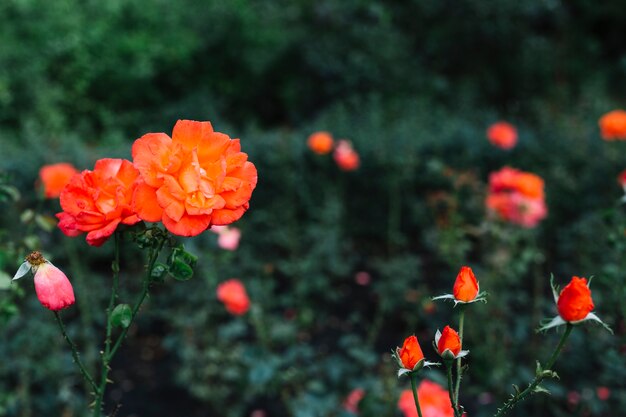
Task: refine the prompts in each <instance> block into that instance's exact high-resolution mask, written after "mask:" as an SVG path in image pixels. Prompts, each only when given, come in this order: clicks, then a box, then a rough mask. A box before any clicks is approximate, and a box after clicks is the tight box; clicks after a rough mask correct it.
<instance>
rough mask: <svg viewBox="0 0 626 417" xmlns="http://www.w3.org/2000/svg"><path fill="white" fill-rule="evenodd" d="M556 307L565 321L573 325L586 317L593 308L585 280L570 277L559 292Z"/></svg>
mask: <svg viewBox="0 0 626 417" xmlns="http://www.w3.org/2000/svg"><path fill="white" fill-rule="evenodd" d="M556 306H557V309H558V310H559V315H560V316H561V318H562V319H563V320H565V321H568V322H573V323H575V322H578V321H581V320H583V319H584V318H585V317H587V315H588V314H589V313H590V312H591V311H592V310H593V308H594V305H593V300H592V299H591V290H590V289H589V286H588V284H587V279H586V278H579V277H572V280H571V281H570V283H569V284H567V285H566V286H565V288H563V289H562V290H561V293H560V294H559V299H558V301H557V304H556Z"/></svg>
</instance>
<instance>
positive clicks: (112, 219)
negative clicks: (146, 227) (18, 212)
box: [57, 159, 140, 246]
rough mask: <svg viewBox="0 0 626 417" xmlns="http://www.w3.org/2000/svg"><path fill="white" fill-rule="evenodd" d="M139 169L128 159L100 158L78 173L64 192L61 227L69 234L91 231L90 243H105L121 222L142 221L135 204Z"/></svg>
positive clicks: (62, 196)
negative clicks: (91, 167) (133, 206)
mask: <svg viewBox="0 0 626 417" xmlns="http://www.w3.org/2000/svg"><path fill="white" fill-rule="evenodd" d="M138 177H139V172H138V171H137V170H136V169H135V168H134V167H133V164H132V163H131V162H129V161H126V160H124V159H100V160H99V161H97V162H96V165H95V167H94V170H93V171H89V170H85V171H83V172H81V173H80V174H78V175H75V176H74V177H72V179H71V180H70V182H69V184H68V185H67V186H66V187H65V188H64V189H63V191H62V192H61V195H60V202H61V208H62V209H63V211H62V212H61V213H58V214H57V217H58V218H59V228H60V229H61V231H62V232H63V233H65V234H66V235H67V236H78V235H79V234H81V233H83V232H87V243H89V244H90V245H92V246H100V245H102V244H103V243H104V242H105V241H106V240H107V239H108V238H109V236H111V234H113V232H114V231H115V229H116V228H117V226H118V225H119V224H120V223H121V224H126V225H132V224H135V223H137V222H139V221H140V219H139V217H137V216H136V215H135V212H134V211H133V210H132V207H131V199H132V195H133V191H134V190H135V184H136V182H135V180H136V179H137V178H138Z"/></svg>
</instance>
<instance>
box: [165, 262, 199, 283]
mask: <svg viewBox="0 0 626 417" xmlns="http://www.w3.org/2000/svg"><path fill="white" fill-rule="evenodd" d="M168 272H169V273H170V275H171V276H172V277H174V279H175V280H178V281H187V280H189V279H191V277H192V276H193V269H192V268H191V266H189V265H187V264H186V263H185V262H182V261H179V260H174V261H173V262H172V263H171V264H170V268H169V271H168Z"/></svg>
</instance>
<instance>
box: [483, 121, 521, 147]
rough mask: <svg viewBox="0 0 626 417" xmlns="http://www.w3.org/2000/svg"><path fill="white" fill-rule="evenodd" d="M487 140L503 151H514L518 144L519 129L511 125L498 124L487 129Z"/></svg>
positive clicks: (505, 123)
mask: <svg viewBox="0 0 626 417" xmlns="http://www.w3.org/2000/svg"><path fill="white" fill-rule="evenodd" d="M487 139H489V142H491V144H492V145H494V146H497V147H498V148H501V149H512V148H514V147H515V145H516V144H517V129H515V126H513V125H512V124H510V123H507V122H497V123H494V124H492V125H491V126H489V128H488V129H487Z"/></svg>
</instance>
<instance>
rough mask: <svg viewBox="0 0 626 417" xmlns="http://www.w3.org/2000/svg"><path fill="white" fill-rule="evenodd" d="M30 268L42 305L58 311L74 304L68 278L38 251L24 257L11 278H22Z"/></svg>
mask: <svg viewBox="0 0 626 417" xmlns="http://www.w3.org/2000/svg"><path fill="white" fill-rule="evenodd" d="M31 270H32V271H33V273H34V274H35V292H36V293H37V298H38V299H39V302H40V303H41V304H42V305H43V306H44V307H46V308H47V309H49V310H52V311H59V310H62V309H64V308H66V307H69V306H71V305H72V304H74V301H75V299H74V289H73V288H72V284H71V283H70V280H69V279H67V276H66V275H65V273H63V271H61V270H60V269H59V268H57V267H56V266H54V265H52V263H51V262H50V261H48V260H46V259H45V258H44V257H43V256H42V255H41V253H39V252H33V253H31V254H30V255H28V256H27V257H26V260H25V261H24V263H23V264H22V265H21V266H20V267H19V269H18V270H17V272H16V273H15V276H14V277H13V280H16V279H20V278H22V277H23V276H24V275H26V274H27V273H28V271H31Z"/></svg>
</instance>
